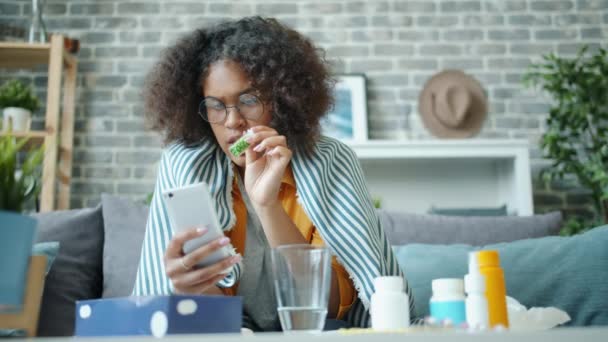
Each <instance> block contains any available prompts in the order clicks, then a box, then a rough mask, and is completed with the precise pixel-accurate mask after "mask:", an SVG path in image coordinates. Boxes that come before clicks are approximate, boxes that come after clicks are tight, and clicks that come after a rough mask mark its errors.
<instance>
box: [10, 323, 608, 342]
mask: <svg viewBox="0 0 608 342" xmlns="http://www.w3.org/2000/svg"><path fill="white" fill-rule="evenodd" d="M11 341H14V342H17V341H22V342H25V341H32V340H20V339H11ZM36 341H37V342H43V341H49V342H63V341H65V342H78V341H85V342H107V341H109V339H108V338H73V337H68V338H52V339H49V338H39V339H36ZM111 341H117V342H121V341H122V342H154V341H158V339H155V338H152V337H124V338H115V337H112V338H111ZM162 341H165V342H172V341H175V342H189V341H193V342H194V341H197V342H200V341H205V342H207V341H217V342H249V341H252V342H253V341H268V342H316V341H338V342H380V341H381V342H418V341H420V342H475V341H484V342H572V341H574V342H606V341H608V327H605V328H561V329H553V330H550V331H543V332H526V333H524V332H503V333H475V334H468V333H465V332H458V333H456V332H450V333H447V332H421V333H407V334H359V335H343V334H339V333H335V332H331V333H323V334H320V335H316V336H311V335H308V334H292V335H289V336H287V335H284V334H281V333H261V334H255V335H253V336H243V335H220V334H214V335H183V336H182V335H172V336H167V337H165V338H163V339H162Z"/></svg>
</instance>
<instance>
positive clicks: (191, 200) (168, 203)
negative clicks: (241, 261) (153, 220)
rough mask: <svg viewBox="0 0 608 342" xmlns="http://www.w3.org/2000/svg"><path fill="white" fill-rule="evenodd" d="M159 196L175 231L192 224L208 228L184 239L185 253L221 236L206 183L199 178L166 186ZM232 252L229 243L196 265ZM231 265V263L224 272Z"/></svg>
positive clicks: (216, 259) (224, 256)
mask: <svg viewBox="0 0 608 342" xmlns="http://www.w3.org/2000/svg"><path fill="white" fill-rule="evenodd" d="M162 198H163V201H164V203H165V207H166V208H167V212H168V214H169V221H170V223H171V227H172V228H173V231H174V232H175V233H177V232H182V231H184V230H188V229H190V228H195V227H207V229H208V231H207V233H205V234H204V235H202V236H199V237H198V238H195V239H192V240H189V241H186V243H185V244H184V253H186V254H188V253H190V252H192V251H193V250H195V249H197V248H199V247H201V246H203V245H205V244H207V243H209V242H211V241H213V240H216V239H219V238H220V237H222V236H224V233H223V232H222V229H221V228H220V223H219V221H218V219H217V213H216V211H215V206H214V205H213V201H212V200H211V194H210V192H209V186H208V185H207V183H205V182H202V183H197V184H191V185H187V186H184V187H180V188H174V189H169V190H165V191H163V193H162ZM232 255H235V253H234V249H233V248H232V245H230V244H228V245H226V246H224V247H222V248H220V249H218V250H216V251H215V252H213V254H211V255H209V256H208V257H206V258H205V259H203V260H201V261H200V262H199V263H198V264H196V266H198V267H206V266H209V265H212V264H214V263H216V262H218V261H220V260H222V259H224V258H226V257H229V256H232ZM231 269H232V267H230V268H229V269H228V270H226V272H228V271H230V270H231Z"/></svg>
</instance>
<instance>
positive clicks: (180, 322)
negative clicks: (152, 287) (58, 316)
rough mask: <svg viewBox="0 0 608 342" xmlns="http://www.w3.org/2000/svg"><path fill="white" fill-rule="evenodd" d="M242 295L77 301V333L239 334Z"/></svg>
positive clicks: (76, 334)
mask: <svg viewBox="0 0 608 342" xmlns="http://www.w3.org/2000/svg"><path fill="white" fill-rule="evenodd" d="M242 315H243V303H242V299H241V297H231V296H178V295H171V296H148V297H123V298H107V299H94V300H82V301H78V302H76V331H75V336H129V335H148V336H150V335H151V336H155V337H163V336H165V335H167V334H206V333H240V332H241V323H242V319H243V317H242Z"/></svg>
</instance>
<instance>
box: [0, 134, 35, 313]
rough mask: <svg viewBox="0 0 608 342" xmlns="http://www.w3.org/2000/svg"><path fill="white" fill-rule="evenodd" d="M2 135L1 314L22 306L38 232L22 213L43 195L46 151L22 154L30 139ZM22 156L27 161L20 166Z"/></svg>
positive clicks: (29, 219) (0, 171) (0, 186)
mask: <svg viewBox="0 0 608 342" xmlns="http://www.w3.org/2000/svg"><path fill="white" fill-rule="evenodd" d="M10 133H11V132H10V131H9V132H8V133H7V134H2V135H0V270H2V276H1V277H0V312H2V311H6V310H16V309H18V308H19V306H20V305H21V303H22V300H23V290H24V282H25V275H26V271H27V269H28V261H29V257H30V251H31V249H32V244H33V241H34V235H35V231H36V220H35V219H34V218H32V217H30V216H27V215H21V214H20V213H21V211H22V210H23V208H24V205H25V204H26V203H27V202H28V200H30V199H32V198H34V197H36V195H37V194H38V193H39V191H40V186H39V184H40V182H39V179H40V172H39V169H40V168H39V166H40V164H41V162H42V157H43V153H44V149H43V148H42V147H39V148H35V149H32V150H30V151H29V152H19V151H21V150H22V149H23V148H24V146H25V145H26V144H27V142H28V138H20V139H18V138H15V137H14V136H12V135H11V134H10ZM19 153H23V154H24V159H23V162H22V163H21V165H19Z"/></svg>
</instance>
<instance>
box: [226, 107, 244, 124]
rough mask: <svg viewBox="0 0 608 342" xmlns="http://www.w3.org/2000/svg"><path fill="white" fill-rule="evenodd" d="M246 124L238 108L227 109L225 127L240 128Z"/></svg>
mask: <svg viewBox="0 0 608 342" xmlns="http://www.w3.org/2000/svg"><path fill="white" fill-rule="evenodd" d="M244 124H245V120H244V119H243V117H242V116H241V113H239V110H238V108H237V107H228V108H226V122H225V125H226V127H227V128H231V129H234V128H239V127H241V126H243V125H244Z"/></svg>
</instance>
